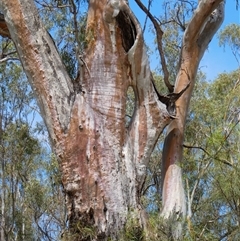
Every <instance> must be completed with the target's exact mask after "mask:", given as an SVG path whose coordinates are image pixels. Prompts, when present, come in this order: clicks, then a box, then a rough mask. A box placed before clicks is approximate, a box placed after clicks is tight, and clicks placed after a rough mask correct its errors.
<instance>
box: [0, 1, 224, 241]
mask: <svg viewBox="0 0 240 241" xmlns="http://www.w3.org/2000/svg"><path fill="white" fill-rule="evenodd" d="M0 3H1V9H2V13H3V17H2V18H1V34H2V35H3V36H5V37H8V38H11V39H12V41H13V42H14V43H15V47H16V50H17V53H18V56H19V58H20V60H21V63H22V65H23V68H24V70H25V73H26V75H27V77H28V80H29V83H30V84H31V86H32V88H33V91H34V93H35V95H36V97H37V101H38V104H39V107H40V109H41V114H42V116H43V119H44V121H45V124H46V126H47V129H48V132H49V136H50V140H51V144H52V147H53V149H54V151H55V153H56V155H57V158H58V160H59V163H60V169H61V171H62V183H63V186H64V191H65V194H66V204H67V212H68V214H67V215H68V223H69V230H70V234H65V237H67V236H68V235H70V236H71V235H72V236H71V238H72V239H74V238H75V239H76V240H108V239H112V240H119V239H120V238H121V235H122V233H123V231H124V228H125V231H126V230H128V231H129V229H128V227H132V229H130V232H127V233H128V234H129V233H131V235H130V236H131V237H132V234H133V236H134V237H135V239H137V240H140V239H141V238H142V237H143V236H144V235H143V232H142V231H143V230H145V236H146V237H147V236H148V235H150V231H149V229H148V218H147V215H146V213H145V210H144V208H143V205H142V201H141V196H142V193H143V190H144V189H143V187H144V182H145V180H146V174H147V173H146V170H147V167H148V166H149V165H150V162H149V161H150V156H151V153H152V151H153V149H154V146H155V144H156V142H157V140H158V138H159V136H160V134H161V133H162V131H163V129H164V128H165V127H166V125H168V127H167V129H166V137H165V140H164V145H163V153H162V163H163V164H162V171H161V175H162V184H161V186H162V187H161V190H162V208H161V217H162V219H163V220H165V222H167V220H170V223H171V226H172V229H170V236H173V237H174V238H175V239H179V238H180V236H181V229H182V225H181V223H182V221H183V220H184V218H185V216H186V205H185V203H186V201H185V195H184V189H183V183H182V180H183V178H182V170H181V163H182V158H183V136H184V130H185V122H186V118H187V113H188V106H189V101H190V98H191V94H192V90H193V87H194V84H195V77H196V73H197V69H198V65H199V62H200V60H201V58H202V56H203V54H204V52H205V50H206V48H207V46H208V43H209V42H210V41H211V39H212V37H213V35H214V34H215V33H216V31H217V30H218V28H219V26H220V25H221V23H222V20H223V17H224V1H222V0H214V1H212V0H211V1H210V0H201V1H192V2H185V1H177V3H175V1H174V2H171V1H168V2H167V3H166V4H167V5H165V6H167V7H169V10H168V13H169V12H170V10H171V13H170V15H169V17H170V19H168V16H165V18H166V20H167V19H168V20H167V21H163V20H162V19H161V18H160V19H156V18H155V17H154V16H152V14H151V12H150V11H149V7H146V6H144V5H143V3H142V2H141V1H139V0H136V3H137V4H138V5H139V7H140V8H141V9H142V10H143V11H144V12H145V13H146V15H147V16H148V18H149V19H150V20H151V21H152V23H153V26H154V29H155V31H156V36H157V46H158V51H159V55H160V59H161V67H162V71H163V79H164V83H165V84H166V86H167V88H168V91H169V95H168V96H162V95H160V94H159V93H158V91H157V90H156V86H155V85H154V79H153V75H152V73H151V71H150V67H149V63H148V56H147V52H146V47H145V44H144V40H143V33H142V29H141V26H140V24H139V22H138V20H137V18H136V16H135V15H134V14H133V12H132V11H131V9H130V7H129V5H128V1H124V0H108V1H107V0H102V1H99V0H90V1H89V2H85V3H83V2H81V1H73V0H69V1H52V2H47V1H36V4H35V3H34V1H33V0H11V1H8V0H2V1H1V2H0ZM83 4H88V8H87V13H86V18H87V21H86V32H84V38H83V39H82V38H81V26H80V23H82V21H81V20H82V19H81V17H84V16H85V15H84V13H83V10H82V8H81V7H82V6H83V7H84V5H83ZM173 9H175V10H174V11H173ZM46 13H47V14H48V18H49V19H51V17H52V19H53V20H54V22H55V21H56V23H57V24H58V26H59V27H60V28H59V31H60V33H61V35H59V36H60V39H57V38H56V39H54V35H55V31H58V29H55V28H54V27H53V26H54V25H53V26H51V21H44V20H42V18H43V15H44V14H46ZM59 14H60V15H59ZM57 17H59V18H57ZM83 22H84V21H83ZM168 22H173V23H175V24H176V25H177V26H179V28H181V29H182V31H183V34H182V41H181V44H180V43H178V44H179V45H180V46H179V49H178V53H179V54H178V59H179V61H178V64H177V65H174V66H176V67H175V68H173V67H172V68H173V69H174V72H173V74H172V73H171V72H169V69H170V68H169V69H168V61H169V62H170V60H171V56H170V55H167V54H166V56H165V48H167V47H168V46H164V45H163V41H162V38H163V30H165V27H164V25H165V24H167V23H168ZM68 27H69V28H68ZM47 29H48V30H49V31H50V34H51V35H52V36H53V37H52V36H51V35H50V34H49V33H48V32H47ZM61 36H62V37H61ZM169 37H171V35H170V34H169ZM67 38H72V39H73V42H71V41H69V43H70V44H68V41H67V40H66V39H67ZM61 40H62V41H61ZM55 41H56V42H55ZM71 61H72V62H71ZM64 63H65V64H64ZM69 63H70V64H69ZM74 63H76V64H74ZM75 68H77V70H76V69H75ZM169 73H171V74H169ZM170 81H172V82H170ZM130 87H131V88H132V89H133V93H134V99H135V105H134V112H133V115H132V116H131V118H130V121H129V123H127V124H126V107H127V104H126V103H127V102H126V101H127V98H126V97H127V93H128V90H129V88H130ZM166 107H167V108H166ZM130 236H128V237H130Z"/></svg>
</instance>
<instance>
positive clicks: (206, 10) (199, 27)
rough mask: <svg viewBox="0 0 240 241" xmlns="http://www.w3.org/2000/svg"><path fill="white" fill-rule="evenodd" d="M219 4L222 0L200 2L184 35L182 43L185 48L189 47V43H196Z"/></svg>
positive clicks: (203, 0)
mask: <svg viewBox="0 0 240 241" xmlns="http://www.w3.org/2000/svg"><path fill="white" fill-rule="evenodd" d="M221 2H223V0H201V1H200V3H199V4H198V7H197V9H196V11H195V13H194V15H193V17H192V19H191V20H190V22H189V25H188V27H187V29H186V32H185V35H184V42H185V43H186V47H187V48H188V47H190V46H191V42H196V40H197V38H198V37H199V35H200V34H201V33H202V31H203V29H204V27H205V24H206V22H207V21H208V20H209V17H210V16H211V14H212V13H213V11H214V10H215V9H216V8H217V7H218V6H219V4H220V3H221Z"/></svg>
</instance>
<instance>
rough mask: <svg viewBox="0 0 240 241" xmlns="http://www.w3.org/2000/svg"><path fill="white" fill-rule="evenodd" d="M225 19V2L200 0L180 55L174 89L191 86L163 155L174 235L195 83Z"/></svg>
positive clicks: (181, 205)
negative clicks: (189, 111)
mask: <svg viewBox="0 0 240 241" xmlns="http://www.w3.org/2000/svg"><path fill="white" fill-rule="evenodd" d="M223 18H224V2H223V1H221V0H218V1H217V0H216V1H210V0H202V1H200V3H199V5H198V7H197V9H196V11H195V13H194V15H193V17H192V19H191V21H190V22H189V25H188V27H187V29H186V31H185V34H184V38H183V44H182V52H181V56H180V64H179V73H178V76H177V79H176V83H175V89H174V91H175V92H179V91H181V90H182V89H184V88H185V86H186V85H187V84H188V83H189V82H190V87H189V88H188V89H187V90H186V91H185V92H184V94H183V95H182V96H181V97H180V98H179V99H178V100H177V101H176V108H177V116H176V119H174V120H173V121H172V122H171V123H170V125H169V126H168V128H167V134H166V138H165V142H164V148H163V155H162V175H163V176H162V180H163V184H162V185H163V191H162V200H163V210H162V213H161V215H162V216H163V217H164V218H166V219H168V218H170V217H173V220H175V222H173V223H172V225H173V226H172V230H173V236H174V237H175V238H176V239H178V238H179V237H180V235H181V222H182V220H184V217H185V216H186V201H185V194H184V188H183V180H182V171H181V165H184V163H182V161H183V140H184V128H185V122H186V117H187V113H188V106H189V102H190V98H191V95H192V90H193V87H194V83H195V77H196V73H197V69H198V65H199V62H200V60H201V58H202V56H203V54H204V52H205V50H206V48H207V46H208V44H209V42H210V41H211V39H212V37H213V35H214V34H215V33H216V31H217V30H218V28H219V27H220V25H221V23H222V21H223Z"/></svg>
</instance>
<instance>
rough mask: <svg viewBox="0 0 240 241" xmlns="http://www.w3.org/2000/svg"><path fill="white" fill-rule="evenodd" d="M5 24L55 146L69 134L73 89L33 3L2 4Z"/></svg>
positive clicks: (19, 0) (5, 0)
mask: <svg viewBox="0 0 240 241" xmlns="http://www.w3.org/2000/svg"><path fill="white" fill-rule="evenodd" d="M2 5H3V10H4V16H5V20H6V23H7V26H8V29H9V31H10V34H11V38H12V39H13V41H14V43H15V46H16V49H17V52H18V55H19V58H20V60H21V62H22V65H23V68H24V70H25V72H26V74H27V76H28V79H29V81H30V83H31V85H32V88H33V90H34V92H35V94H36V96H37V99H38V102H39V105H40V109H41V112H42V116H43V118H44V120H45V123H46V124H47V127H48V130H49V133H50V137H51V139H52V141H53V142H55V141H57V140H59V139H61V135H62V134H63V133H64V132H65V131H66V129H67V126H68V123H69V119H70V111H71V105H72V102H73V97H72V94H71V93H72V92H73V87H72V83H71V80H70V78H69V76H68V74H67V72H66V70H65V67H64V65H63V64H62V62H61V59H60V56H59V54H58V52H57V49H56V47H55V45H54V42H53V40H52V38H51V37H50V35H49V34H48V33H47V31H46V30H45V29H44V27H43V26H42V23H41V20H40V18H39V14H38V12H37V9H36V7H35V5H34V3H33V1H28V0H11V1H8V0H3V1H2Z"/></svg>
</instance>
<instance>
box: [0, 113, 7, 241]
mask: <svg viewBox="0 0 240 241" xmlns="http://www.w3.org/2000/svg"><path fill="white" fill-rule="evenodd" d="M0 111H1V112H2V110H1V109H0ZM2 125H3V122H2V113H0V162H1V219H0V229H1V231H0V237H1V241H5V232H4V230H5V222H6V220H5V163H4V151H3V146H2V144H3V126H2Z"/></svg>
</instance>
